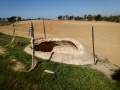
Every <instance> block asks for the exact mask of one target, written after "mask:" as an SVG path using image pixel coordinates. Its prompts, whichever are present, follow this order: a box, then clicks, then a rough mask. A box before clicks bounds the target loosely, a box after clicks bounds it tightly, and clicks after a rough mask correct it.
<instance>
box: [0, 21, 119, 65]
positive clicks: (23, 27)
mask: <svg viewBox="0 0 120 90" xmlns="http://www.w3.org/2000/svg"><path fill="white" fill-rule="evenodd" d="M33 24H34V30H35V38H44V34H43V24H42V20H39V21H38V20H35V21H33ZM45 26H46V33H47V38H56V37H57V38H73V39H76V40H78V41H79V42H81V43H82V44H83V45H84V46H85V47H86V48H88V49H89V50H90V51H92V43H91V28H92V26H94V31H95V32H94V33H95V52H96V55H97V56H98V57H99V58H100V59H104V58H108V60H109V61H110V62H111V63H113V64H115V65H118V66H120V41H119V40H120V23H112V22H95V21H92V22H91V21H90V22H89V21H54V20H48V21H45ZM15 27H16V35H18V36H24V37H28V36H27V35H28V30H29V27H30V22H29V21H22V22H19V23H17V24H16V25H15ZM12 30H13V28H12V25H11V26H0V32H3V33H6V34H12Z"/></svg>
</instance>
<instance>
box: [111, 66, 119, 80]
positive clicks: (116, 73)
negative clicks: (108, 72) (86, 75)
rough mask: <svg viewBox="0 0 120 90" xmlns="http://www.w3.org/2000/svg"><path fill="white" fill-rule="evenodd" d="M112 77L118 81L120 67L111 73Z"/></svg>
mask: <svg viewBox="0 0 120 90" xmlns="http://www.w3.org/2000/svg"><path fill="white" fill-rule="evenodd" d="M112 79H113V80H115V81H118V82H120V68H119V69H118V70H116V71H115V73H114V74H113V75H112Z"/></svg>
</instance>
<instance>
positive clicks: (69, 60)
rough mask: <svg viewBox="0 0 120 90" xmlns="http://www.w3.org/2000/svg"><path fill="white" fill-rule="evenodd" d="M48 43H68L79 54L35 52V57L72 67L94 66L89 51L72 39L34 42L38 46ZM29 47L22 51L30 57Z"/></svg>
mask: <svg viewBox="0 0 120 90" xmlns="http://www.w3.org/2000/svg"><path fill="white" fill-rule="evenodd" d="M49 41H70V42H72V43H73V44H75V45H76V46H77V48H78V50H79V51H80V52H79V53H78V54H77V55H74V54H65V53H54V52H41V51H35V56H37V57H39V58H42V59H44V60H50V61H54V62H59V63H65V64H73V65H87V64H94V59H93V54H92V53H91V52H90V51H89V50H87V49H86V48H85V47H84V46H83V45H82V44H81V43H80V42H78V41H76V40H74V39H71V38H52V39H51V38H49V39H41V40H37V41H35V44H36V45H38V44H40V43H41V42H49ZM30 46H31V45H28V46H27V47H26V48H25V49H24V51H25V52H27V53H29V54H31V55H32V51H31V49H30Z"/></svg>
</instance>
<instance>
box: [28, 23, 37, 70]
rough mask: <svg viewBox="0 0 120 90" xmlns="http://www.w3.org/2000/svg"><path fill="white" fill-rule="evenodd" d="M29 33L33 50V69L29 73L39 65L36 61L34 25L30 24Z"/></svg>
mask: <svg viewBox="0 0 120 90" xmlns="http://www.w3.org/2000/svg"><path fill="white" fill-rule="evenodd" d="M29 33H30V35H31V41H30V42H31V49H32V65H31V68H30V70H29V71H31V70H33V69H34V68H35V66H36V64H37V61H36V60H35V50H34V47H35V44H34V28H33V23H32V22H30V30H29Z"/></svg>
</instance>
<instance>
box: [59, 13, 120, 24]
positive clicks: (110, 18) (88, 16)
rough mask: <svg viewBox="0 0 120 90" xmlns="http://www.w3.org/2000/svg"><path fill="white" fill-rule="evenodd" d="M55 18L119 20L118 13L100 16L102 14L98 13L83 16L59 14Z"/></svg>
mask: <svg viewBox="0 0 120 90" xmlns="http://www.w3.org/2000/svg"><path fill="white" fill-rule="evenodd" d="M57 18H58V19H59V20H81V21H109V22H117V23H119V22H120V15H114V16H112V15H111V16H102V15H100V14H98V15H84V17H80V16H68V15H65V16H62V15H59V16H58V17H57Z"/></svg>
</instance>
